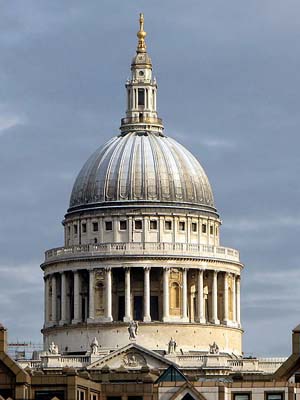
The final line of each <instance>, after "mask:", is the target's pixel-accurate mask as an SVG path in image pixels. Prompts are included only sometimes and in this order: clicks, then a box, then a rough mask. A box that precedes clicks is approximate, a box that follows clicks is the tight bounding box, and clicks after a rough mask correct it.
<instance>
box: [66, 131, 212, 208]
mask: <svg viewBox="0 0 300 400" xmlns="http://www.w3.org/2000/svg"><path fill="white" fill-rule="evenodd" d="M115 202H117V203H119V202H123V203H124V202H130V203H134V204H138V203H143V204H144V203H145V202H146V203H147V204H148V203H160V205H161V206H163V205H166V203H169V204H170V203H171V205H174V206H175V204H174V203H176V206H179V207H180V206H181V207H182V206H184V205H185V204H186V205H187V206H191V205H195V206H197V208H199V206H200V208H205V209H209V210H210V211H215V209H214V199H213V193H212V189H211V186H210V184H209V181H208V178H207V176H206V174H205V172H204V170H203V168H202V167H201V165H200V163H199V162H198V160H197V159H196V158H195V157H194V156H193V155H192V154H191V153H190V152H189V151H188V150H187V149H186V148H184V147H183V146H182V145H180V144H179V143H178V142H176V141H175V140H174V139H171V138H170V137H167V136H165V135H164V134H162V133H156V134H155V133H154V132H147V131H134V132H129V133H127V134H125V135H119V136H116V137H113V138H112V139H111V140H109V141H108V142H107V143H106V144H105V145H104V146H101V147H100V148H99V149H98V150H96V151H95V152H94V154H92V156H91V157H90V158H89V159H88V160H87V162H86V163H85V164H84V166H83V168H82V169H81V171H80V173H79V175H78V177H77V179H76V181H75V184H74V187H73V190H72V194H71V199H70V209H76V210H78V208H79V209H81V208H89V207H101V206H108V205H110V204H111V203H115ZM161 203H164V204H161Z"/></svg>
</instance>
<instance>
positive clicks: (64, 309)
mask: <svg viewBox="0 0 300 400" xmlns="http://www.w3.org/2000/svg"><path fill="white" fill-rule="evenodd" d="M60 277H61V287H60V303H61V315H60V321H59V325H64V324H66V323H67V280H66V278H67V277H66V273H65V272H62V273H61V275H60Z"/></svg>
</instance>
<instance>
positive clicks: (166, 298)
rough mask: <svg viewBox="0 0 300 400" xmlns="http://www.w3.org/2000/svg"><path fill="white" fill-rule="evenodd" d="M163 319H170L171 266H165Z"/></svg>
mask: <svg viewBox="0 0 300 400" xmlns="http://www.w3.org/2000/svg"><path fill="white" fill-rule="evenodd" d="M163 271H164V272H163V321H165V322H167V321H169V320H170V318H169V316H170V315H169V313H170V301H169V274H170V270H169V268H166V267H164V269H163Z"/></svg>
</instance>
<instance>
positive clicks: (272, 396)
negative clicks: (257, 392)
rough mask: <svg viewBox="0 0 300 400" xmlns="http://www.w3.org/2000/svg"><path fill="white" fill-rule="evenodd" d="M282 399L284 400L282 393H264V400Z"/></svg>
mask: <svg viewBox="0 0 300 400" xmlns="http://www.w3.org/2000/svg"><path fill="white" fill-rule="evenodd" d="M283 399H284V396H283V392H277V393H276V392H272V393H271V392H270V393H266V400H283Z"/></svg>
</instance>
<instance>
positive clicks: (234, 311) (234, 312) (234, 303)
mask: <svg viewBox="0 0 300 400" xmlns="http://www.w3.org/2000/svg"><path fill="white" fill-rule="evenodd" d="M232 323H233V325H236V284H235V275H234V274H233V275H232Z"/></svg>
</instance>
